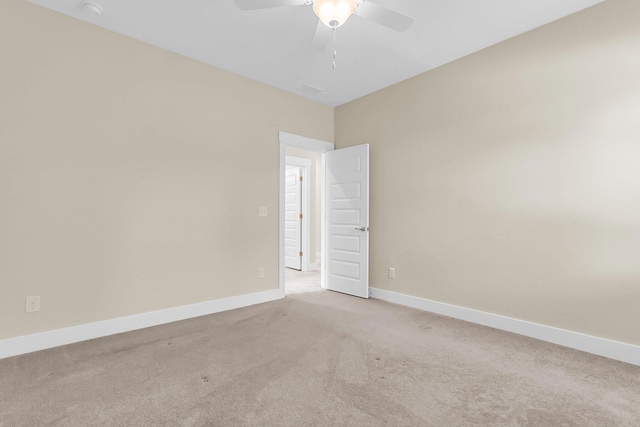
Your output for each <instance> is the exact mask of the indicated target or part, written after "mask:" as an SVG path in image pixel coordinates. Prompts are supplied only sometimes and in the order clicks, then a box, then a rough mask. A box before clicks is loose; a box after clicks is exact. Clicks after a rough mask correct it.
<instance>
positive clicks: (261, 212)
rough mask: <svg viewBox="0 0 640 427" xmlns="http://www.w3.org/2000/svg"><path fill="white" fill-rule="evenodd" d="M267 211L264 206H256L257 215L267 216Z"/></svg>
mask: <svg viewBox="0 0 640 427" xmlns="http://www.w3.org/2000/svg"><path fill="white" fill-rule="evenodd" d="M268 213H269V211H268V210H267V207H266V206H260V207H259V208H258V216H267V214H268Z"/></svg>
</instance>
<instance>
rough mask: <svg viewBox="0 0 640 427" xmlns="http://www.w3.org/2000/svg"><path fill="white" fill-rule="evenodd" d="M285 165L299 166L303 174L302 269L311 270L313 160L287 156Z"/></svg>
mask: <svg viewBox="0 0 640 427" xmlns="http://www.w3.org/2000/svg"><path fill="white" fill-rule="evenodd" d="M285 159H286V160H285V162H286V165H285V166H297V167H299V168H300V174H301V175H302V177H303V179H302V245H301V246H300V251H301V252H302V264H301V269H302V271H309V270H311V215H310V212H311V196H310V193H311V160H309V159H304V158H302V157H293V156H286V157H285Z"/></svg>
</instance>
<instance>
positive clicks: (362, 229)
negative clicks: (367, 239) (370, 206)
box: [356, 227, 369, 231]
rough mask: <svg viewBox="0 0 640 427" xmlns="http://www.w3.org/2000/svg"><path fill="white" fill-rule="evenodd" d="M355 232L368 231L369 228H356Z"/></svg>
mask: <svg viewBox="0 0 640 427" xmlns="http://www.w3.org/2000/svg"><path fill="white" fill-rule="evenodd" d="M356 230H359V231H369V227H356Z"/></svg>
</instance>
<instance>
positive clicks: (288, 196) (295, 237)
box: [284, 166, 302, 270]
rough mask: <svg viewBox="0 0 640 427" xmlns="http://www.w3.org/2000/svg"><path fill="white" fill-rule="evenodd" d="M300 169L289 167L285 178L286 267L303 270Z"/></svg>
mask: <svg viewBox="0 0 640 427" xmlns="http://www.w3.org/2000/svg"><path fill="white" fill-rule="evenodd" d="M300 176H301V175H300V168H299V167H293V166H287V169H286V171H285V177H284V266H285V267H289V268H294V269H296V270H301V269H302V255H301V253H302V252H301V251H302V249H301V248H302V227H301V225H302V219H301V218H300V214H301V213H302V182H301V181H300Z"/></svg>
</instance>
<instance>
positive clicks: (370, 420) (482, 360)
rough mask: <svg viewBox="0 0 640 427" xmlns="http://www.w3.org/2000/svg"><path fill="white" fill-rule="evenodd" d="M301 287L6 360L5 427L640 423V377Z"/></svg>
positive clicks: (586, 358) (494, 334)
mask: <svg viewBox="0 0 640 427" xmlns="http://www.w3.org/2000/svg"><path fill="white" fill-rule="evenodd" d="M305 275H306V276H305ZM288 276H289V277H288V279H290V280H288V285H290V286H288V288H289V290H290V291H291V292H290V293H289V294H288V295H287V298H285V299H284V300H280V301H277V302H273V303H267V304H261V305H258V306H253V307H248V308H244V309H239V310H234V311H230V312H225V313H220V314H215V315H210V316H205V317H201V318H197V319H192V320H187V321H182V322H177V323H173V324H170V325H165V326H159V327H154V328H149V329H146V330H141V331H135V332H130V333H127V334H121V335H118V336H112V337H107V338H102V339H98V340H93V341H90V342H84V343H79V344H74V345H70V346H66V347H61V348H56V349H51V350H46V351H42V352H39V353H34V354H30V355H24V356H19V357H14V358H11V359H5V360H0V426H2V427H6V426H44V425H56V426H93V425H101V426H163V425H176V426H245V425H251V426H316V425H317V426H341V425H358V426H379V425H389V426H408V425H411V426H472V425H489V426H581V427H584V426H640V367H637V366H632V365H627V364H624V363H620V362H615V361H612V360H608V359H604V358H600V357H596V356H592V355H588V354H585V353H581V352H578V351H574V350H569V349H565V348H562V347H558V346H555V345H552V344H547V343H543V342H539V341H536V340H533V339H529V338H524V337H520V336H517V335H513V334H509V333H505V332H501V331H496V330H493V329H490V328H485V327H481V326H476V325H472V324H469V323H465V322H461V321H457V320H452V319H448V318H443V317H439V316H435V315H431V314H428V313H424V312H420V311H417V310H412V309H407V308H404V307H401V306H396V305H392V304H388V303H385V302H382V301H377V300H363V299H359V298H355V297H349V296H345V295H341V294H338V293H334V292H329V291H324V290H320V289H319V288H318V286H317V285H314V284H313V277H312V275H310V274H309V273H302V274H299V279H300V283H302V284H300V283H299V284H298V286H296V285H295V283H294V282H295V279H296V274H295V273H291V272H289V273H288ZM305 281H306V282H307V283H304V282H305ZM305 287H306V288H307V290H308V291H309V292H305V291H304V289H303V288H305Z"/></svg>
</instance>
